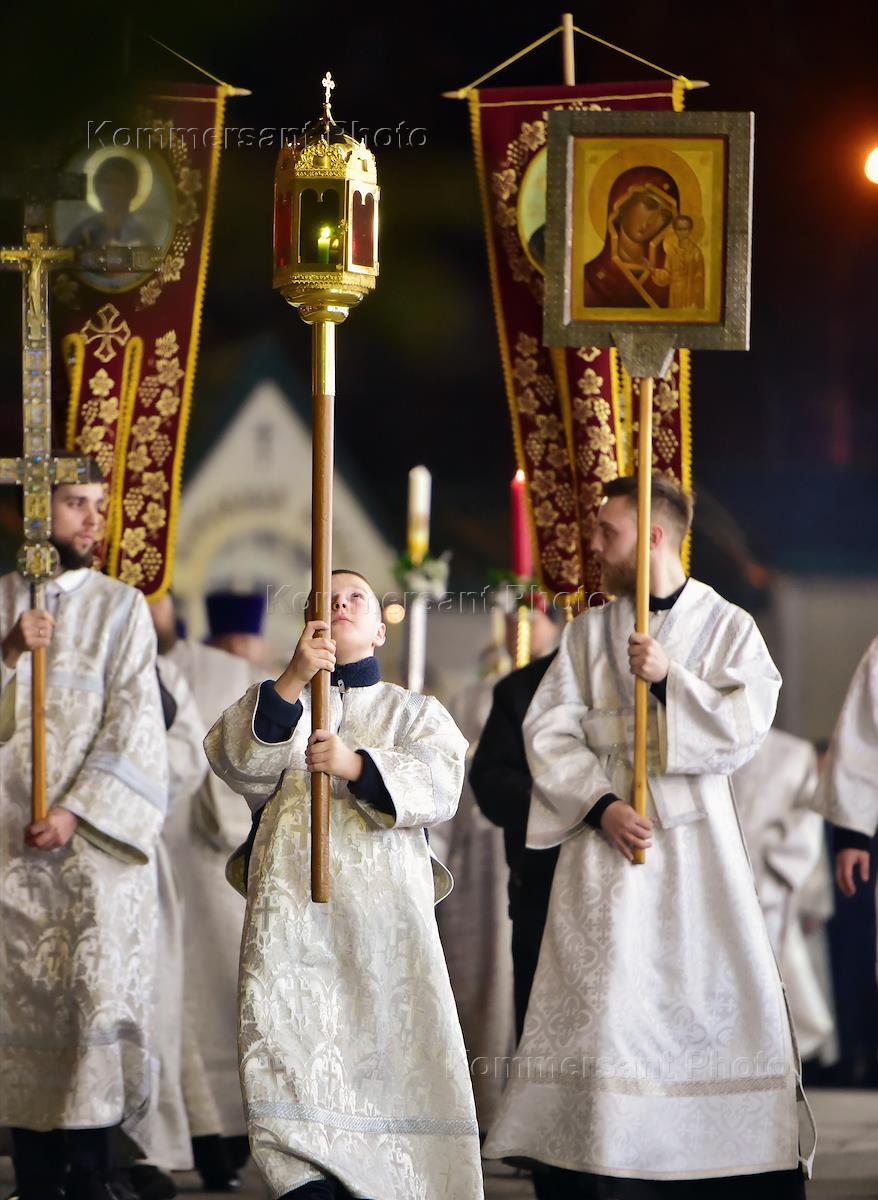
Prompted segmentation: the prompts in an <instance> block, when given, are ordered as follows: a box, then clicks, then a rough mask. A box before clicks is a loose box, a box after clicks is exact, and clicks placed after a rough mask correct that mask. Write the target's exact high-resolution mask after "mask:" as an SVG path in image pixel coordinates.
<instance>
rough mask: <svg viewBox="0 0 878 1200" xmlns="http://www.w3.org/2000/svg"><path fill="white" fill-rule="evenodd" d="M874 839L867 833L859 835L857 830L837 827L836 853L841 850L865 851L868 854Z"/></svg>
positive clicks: (835, 838)
mask: <svg viewBox="0 0 878 1200" xmlns="http://www.w3.org/2000/svg"><path fill="white" fill-rule="evenodd" d="M871 841H872V839H871V838H870V837H869V836H868V834H865V833H857V831H856V829H843V828H842V827H841V826H840V825H836V826H835V828H834V830H833V844H834V846H835V852H836V854H838V852H839V850H865V851H866V852H868V850H869V845H870V843H871Z"/></svg>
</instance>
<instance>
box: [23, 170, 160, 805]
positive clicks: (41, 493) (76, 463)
mask: <svg viewBox="0 0 878 1200" xmlns="http://www.w3.org/2000/svg"><path fill="white" fill-rule="evenodd" d="M74 178H75V177H74ZM66 179H67V181H68V182H69V180H70V177H69V176H67V177H66ZM83 194H84V177H83V178H81V179H78V180H76V185H75V188H74V190H72V191H71V190H70V189H69V187H68V189H67V191H66V192H65V191H64V190H63V188H62V189H61V190H59V191H58V192H57V193H55V194H53V195H52V197H51V198H52V199H56V198H57V199H61V198H63V199H77V198H79V197H80V196H81V195H83ZM22 241H23V245H21V246H13V247H0V267H4V268H7V269H11V270H18V271H20V272H21V283H22V288H21V296H22V305H21V311H22V320H21V345H22V350H21V354H22V363H21V379H22V416H23V421H22V424H23V429H24V434H23V445H22V453H21V455H19V456H18V457H16V458H0V483H7V484H8V483H12V484H18V485H19V486H20V487H21V488H22V491H23V493H24V505H23V507H24V545H23V546H22V547H21V550H20V551H19V553H18V559H17V563H16V565H17V568H18V571H19V574H20V575H21V576H22V577H23V578H24V579H25V580H26V581H27V583H29V584H30V591H31V597H30V599H31V607H32V608H42V607H43V604H44V592H45V584H46V583H47V581H48V580H50V579H52V578H54V576H55V575H57V573H58V568H59V565H60V563H59V559H58V551H57V550H56V549H55V547H54V546H53V545H52V543H51V541H50V540H49V539H50V536H51V533H52V489H53V487H54V486H55V485H56V484H59V483H78V482H81V481H82V480H84V479H86V478H87V471H88V463H87V460H86V459H84V458H55V457H54V456H53V454H52V344H51V333H50V325H49V272H50V271H51V270H52V269H53V268H55V267H60V266H69V265H71V264H73V265H77V266H87V268H88V270H90V271H94V270H103V271H106V272H114V271H120V270H124V271H130V270H132V268H135V269H139V270H143V269H151V268H152V267H154V266H157V265H158V263H159V262H160V261H161V255H160V253H159V252H158V251H157V250H155V249H154V248H152V247H143V246H140V247H134V248H129V247H125V246H110V247H106V248H103V249H100V248H98V249H96V248H94V247H88V248H87V250H85V249H83V251H82V252H80V251H79V250H78V249H75V248H73V247H59V246H52V245H51V244H50V240H49V230H48V200H47V199H46V198H45V197H44V196H40V197H37V198H34V197H29V198H28V200H27V201H26V203H25V213H24V236H23V238H22ZM86 258H87V262H86V261H85V260H86ZM81 260H82V261H81ZM31 658H32V684H31V747H32V751H31V752H32V768H33V770H32V783H31V808H32V813H33V820H34V821H42V820H43V818H44V817H45V815H46V713H45V703H46V651H45V647H43V646H39V647H37V648H36V649H34V650H32V651H31Z"/></svg>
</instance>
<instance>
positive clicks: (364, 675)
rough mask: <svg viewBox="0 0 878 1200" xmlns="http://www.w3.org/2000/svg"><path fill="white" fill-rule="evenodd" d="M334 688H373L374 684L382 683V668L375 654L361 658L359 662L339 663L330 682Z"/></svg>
mask: <svg viewBox="0 0 878 1200" xmlns="http://www.w3.org/2000/svg"><path fill="white" fill-rule="evenodd" d="M330 682H331V683H332V686H333V687H344V690H345V691H347V690H348V688H356V687H371V686H372V684H373V683H380V682H381V668H380V667H379V666H378V659H377V658H376V657H375V655H374V654H370V655H369V657H368V658H361V659H360V660H359V661H358V662H352V663H339V664H338V666H337V667H336V668H335V670H334V671H333V672H332V678H331V680H330Z"/></svg>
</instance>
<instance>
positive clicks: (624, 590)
mask: <svg viewBox="0 0 878 1200" xmlns="http://www.w3.org/2000/svg"><path fill="white" fill-rule="evenodd" d="M601 587H602V588H603V590H604V591H605V592H607V594H608V595H610V596H633V595H634V592H635V591H636V589H637V564H636V562H635V561H634V559H632V560H631V561H630V562H623V563H612V564H611V563H604V564H603V565H602V566H601Z"/></svg>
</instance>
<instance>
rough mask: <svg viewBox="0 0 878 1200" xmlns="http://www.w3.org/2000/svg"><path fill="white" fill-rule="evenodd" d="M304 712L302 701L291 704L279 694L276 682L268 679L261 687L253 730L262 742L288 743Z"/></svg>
mask: <svg viewBox="0 0 878 1200" xmlns="http://www.w3.org/2000/svg"><path fill="white" fill-rule="evenodd" d="M302 712H303V709H302V702H301V700H297V701H296V702H295V704H290V703H289V701H288V700H284V699H283V697H282V696H279V695H278V694H277V689H276V688H275V686H274V682H273V681H272V680H271V679H266V680H265V682H264V683H261V684H260V685H259V700H258V702H257V704H256V713H255V715H254V717H253V730H254V732H255V734H256V736H257V737H258V738H259V740H260V742H286V741H288V740H289V739H290V738H291V737H292V734H293V730H294V729H295V728H296V726H297V725H298V724H299V718H300V717H301V715H302Z"/></svg>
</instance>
